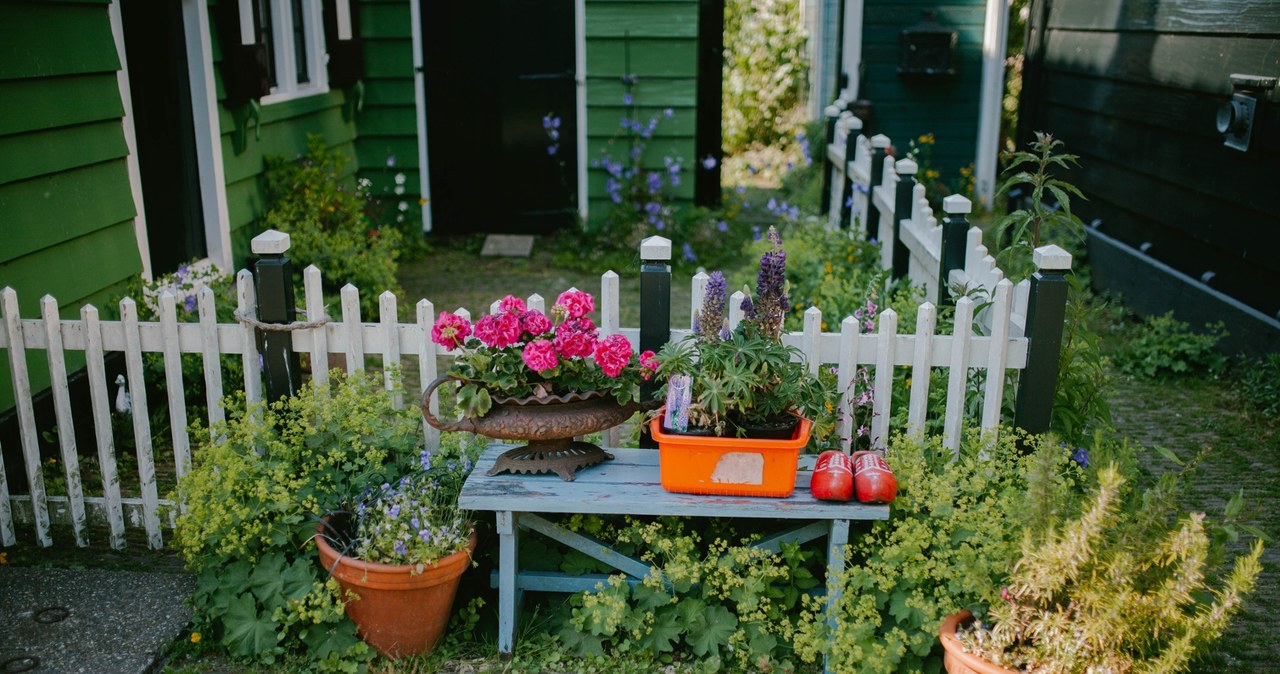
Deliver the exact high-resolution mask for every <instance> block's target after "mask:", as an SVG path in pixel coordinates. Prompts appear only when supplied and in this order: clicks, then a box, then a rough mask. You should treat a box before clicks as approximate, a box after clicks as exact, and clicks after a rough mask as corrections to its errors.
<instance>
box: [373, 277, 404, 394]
mask: <svg viewBox="0 0 1280 674" xmlns="http://www.w3.org/2000/svg"><path fill="white" fill-rule="evenodd" d="M398 310H399V309H398V308H397V306H396V296H395V293H392V292H391V291H389V290H384V291H383V292H382V294H381V295H379V296H378V317H379V319H380V321H381V327H380V330H381V332H382V334H383V335H384V336H383V340H382V341H383V345H382V349H381V350H380V351H381V353H382V364H383V369H382V385H383V387H384V388H386V389H387V390H388V391H394V394H393V395H392V397H391V406H392V407H393V408H395V409H403V408H404V393H403V392H402V391H401V390H400V389H399V388H398V387H397V386H396V372H397V371H398V370H399V369H400V340H399V339H398V338H397V334H396V333H397V332H398V328H399V323H398V319H397V315H396V312H397V311H398Z"/></svg>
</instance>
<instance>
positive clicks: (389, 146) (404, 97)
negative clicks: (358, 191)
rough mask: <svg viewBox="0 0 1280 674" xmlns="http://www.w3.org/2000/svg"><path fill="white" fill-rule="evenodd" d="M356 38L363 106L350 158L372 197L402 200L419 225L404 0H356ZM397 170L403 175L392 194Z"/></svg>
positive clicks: (407, 217) (409, 45)
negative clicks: (359, 46)
mask: <svg viewBox="0 0 1280 674" xmlns="http://www.w3.org/2000/svg"><path fill="white" fill-rule="evenodd" d="M359 11H360V37H361V38H362V39H363V40H364V55H365V79H364V87H365V89H364V110H363V111H361V112H360V113H359V115H357V117H356V127H357V128H358V129H359V137H358V138H357V139H356V143H355V151H356V157H357V158H358V159H359V163H360V177H361V178H363V179H366V180H369V181H370V183H371V188H370V189H371V191H372V193H373V195H374V196H376V197H378V198H380V199H383V200H386V201H387V202H389V204H388V205H389V208H394V206H390V204H391V203H398V202H400V201H404V202H405V203H407V204H408V205H409V208H408V209H407V210H405V211H404V217H405V220H406V221H407V222H408V223H410V224H409V226H410V227H411V228H415V229H416V228H421V223H422V209H420V208H418V199H419V198H420V197H421V196H422V194H421V190H420V189H419V187H418V185H419V172H418V168H419V166H418V109H417V104H416V102H415V98H414V96H415V94H414V75H413V22H412V21H410V20H409V19H410V17H409V3H408V1H407V0H360V4H359ZM397 174H404V185H403V186H402V193H401V194H396V193H395V189H396V181H395V177H396V175H397Z"/></svg>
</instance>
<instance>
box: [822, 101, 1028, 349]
mask: <svg viewBox="0 0 1280 674" xmlns="http://www.w3.org/2000/svg"><path fill="white" fill-rule="evenodd" d="M834 131H835V133H834V134H832V138H831V139H830V140H831V142H830V143H829V144H828V145H827V147H826V154H827V160H828V163H829V168H828V170H829V171H830V181H831V182H830V184H831V185H832V190H831V199H830V201H829V202H828V204H827V221H828V224H829V226H832V227H843V228H847V229H849V230H851V231H852V232H854V233H855V235H862V236H865V235H866V234H867V232H868V231H870V234H871V235H872V236H874V238H875V239H877V240H878V241H879V242H880V244H881V245H880V251H881V254H880V262H881V266H882V267H883V268H884V269H889V268H891V267H892V263H893V258H892V256H893V247H894V240H895V237H894V221H895V219H896V220H899V221H900V227H899V236H900V238H901V241H902V243H903V244H904V245H905V246H906V248H907V250H908V251H909V253H910V258H909V264H908V267H907V277H908V278H909V279H911V282H912V283H914V284H916V285H918V286H922V287H924V289H925V297H930V298H934V297H938V291H939V284H940V283H944V282H945V283H946V285H947V287H949V288H959V289H963V290H965V291H969V292H972V291H977V293H978V296H979V297H981V296H983V295H984V294H985V295H987V296H990V293H991V292H992V291H993V290H994V289H995V288H996V286H997V285H998V284H999V283H1000V281H1001V280H1003V279H1004V278H1005V274H1004V272H1003V271H1002V270H1001V269H1000V268H999V267H997V266H996V261H995V257H994V256H992V255H991V254H990V253H989V251H988V250H987V247H986V246H985V245H983V243H982V230H981V229H979V228H978V227H971V228H969V229H968V231H967V232H966V234H965V242H964V249H965V255H964V260H965V264H964V268H963V269H959V270H953V271H952V272H951V274H950V275H949V277H948V278H947V279H939V278H938V270H939V267H940V265H941V260H942V235H943V228H942V225H941V223H940V222H939V220H938V218H937V217H935V215H934V212H933V209H932V208H931V207H930V206H929V200H928V198H927V197H926V194H925V187H924V185H921V184H919V183H917V184H915V185H914V186H913V187H912V196H911V201H910V204H911V210H910V212H904V213H902V214H898V213H896V212H895V211H896V209H897V205H898V198H897V197H898V194H897V191H898V183H899V182H900V178H899V176H900V175H911V176H914V175H915V174H916V171H917V170H918V166H917V165H916V163H915V162H914V161H912V160H910V159H907V158H903V159H896V160H895V159H894V158H893V157H891V156H885V157H884V158H883V159H882V161H883V164H882V168H883V172H882V174H881V176H882V178H881V180H880V182H879V184H877V185H871V182H872V175H873V172H872V162H873V161H874V154H875V150H876V149H880V150H884V149H886V148H888V147H889V146H890V144H891V141H890V139H889V138H888V137H887V136H884V135H879V134H877V135H875V136H872V137H871V138H867V137H866V136H864V135H862V133H861V131H862V121H861V120H859V119H858V118H857V117H854V116H853V114H852V113H849V112H845V113H842V114H841V116H840V117H839V119H838V120H837V122H836V125H835V129H834ZM850 134H854V139H853V149H854V151H853V156H852V157H847V156H846V155H847V154H848V152H847V148H848V138H849V135H850ZM846 178H847V179H848V180H849V181H850V182H851V183H852V184H853V190H852V194H851V195H848V197H846V196H845V195H843V194H842V190H841V188H842V186H843V185H844V181H845V180H846ZM846 198H851V199H852V202H853V203H852V206H851V208H850V209H848V210H849V211H850V215H849V220H848V221H844V220H843V219H842V213H843V212H844V206H845V199H846ZM943 204H944V205H943V208H944V210H945V211H947V212H948V213H954V214H957V215H964V214H968V213H969V212H970V209H971V207H972V205H971V204H970V202H969V200H968V199H966V198H965V197H962V196H959V195H952V196H948V197H947V198H946V199H944V201H943ZM871 205H874V206H875V208H876V211H877V212H878V214H879V217H878V218H877V219H876V222H867V220H868V215H869V214H870V212H871V209H870V206H871ZM1029 296H1030V282H1029V281H1026V280H1024V281H1022V282H1020V283H1019V284H1018V285H1017V286H1015V287H1014V300H1013V303H1014V312H1013V315H1014V317H1015V325H1014V326H1013V330H1014V332H1013V334H1017V335H1021V334H1023V333H1024V331H1025V329H1026V324H1025V322H1021V321H1019V320H1018V319H1019V318H1020V317H1023V316H1025V315H1026V310H1027V301H1028V298H1029ZM979 322H980V323H981V324H982V325H983V326H985V327H986V328H987V329H988V330H990V329H992V327H993V323H991V322H990V320H988V317H987V315H985V313H984V314H983V315H981V316H979Z"/></svg>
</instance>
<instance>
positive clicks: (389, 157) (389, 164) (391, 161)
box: [387, 154, 396, 168]
mask: <svg viewBox="0 0 1280 674" xmlns="http://www.w3.org/2000/svg"><path fill="white" fill-rule="evenodd" d="M395 165H396V156H395V155H393V154H389V155H387V168H391V167H394V166H395Z"/></svg>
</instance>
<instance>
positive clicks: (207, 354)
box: [178, 286, 226, 434]
mask: <svg viewBox="0 0 1280 674" xmlns="http://www.w3.org/2000/svg"><path fill="white" fill-rule="evenodd" d="M214 303H215V300H214V298H213V289H212V288H210V287H208V286H204V287H202V288H200V290H198V291H197V292H196V310H197V311H198V312H199V317H200V356H201V364H202V365H203V366H204V367H203V368H202V370H203V372H204V404H205V407H207V408H208V414H209V433H211V434H212V433H214V432H215V431H214V427H215V426H216V425H218V424H220V423H222V422H223V421H224V420H226V413H225V412H223V409H222V353H223V351H222V349H220V348H219V347H218V309H217V307H216V306H215V304H214ZM178 341H179V343H181V341H182V327H181V326H179V328H178Z"/></svg>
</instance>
